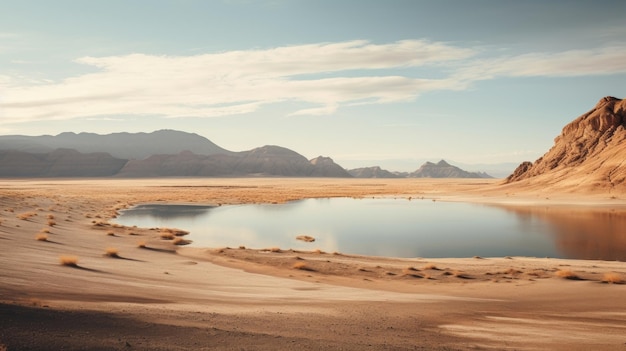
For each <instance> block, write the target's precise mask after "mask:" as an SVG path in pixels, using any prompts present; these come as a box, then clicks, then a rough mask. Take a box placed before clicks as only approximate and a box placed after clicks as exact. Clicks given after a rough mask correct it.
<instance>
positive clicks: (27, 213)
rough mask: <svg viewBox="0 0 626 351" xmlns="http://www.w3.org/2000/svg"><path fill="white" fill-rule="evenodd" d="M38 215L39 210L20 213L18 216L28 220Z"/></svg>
mask: <svg viewBox="0 0 626 351" xmlns="http://www.w3.org/2000/svg"><path fill="white" fill-rule="evenodd" d="M36 215H37V212H24V213H20V214H18V215H17V218H18V219H21V220H23V221H26V220H28V219H30V218H31V217H35V216H36Z"/></svg>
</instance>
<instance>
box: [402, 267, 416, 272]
mask: <svg viewBox="0 0 626 351" xmlns="http://www.w3.org/2000/svg"><path fill="white" fill-rule="evenodd" d="M402 272H404V273H410V272H419V269H417V268H415V267H412V266H409V267H405V268H404V269H403V270H402Z"/></svg>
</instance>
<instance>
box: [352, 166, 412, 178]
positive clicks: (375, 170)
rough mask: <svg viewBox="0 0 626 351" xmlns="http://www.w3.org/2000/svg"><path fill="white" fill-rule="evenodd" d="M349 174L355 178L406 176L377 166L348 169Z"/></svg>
mask: <svg viewBox="0 0 626 351" xmlns="http://www.w3.org/2000/svg"><path fill="white" fill-rule="evenodd" d="M348 173H350V175H351V176H353V177H355V178H406V176H407V174H406V173H405V174H398V173H393V172H389V171H387V170H385V169H382V168H380V167H379V166H373V167H363V168H355V169H351V170H348Z"/></svg>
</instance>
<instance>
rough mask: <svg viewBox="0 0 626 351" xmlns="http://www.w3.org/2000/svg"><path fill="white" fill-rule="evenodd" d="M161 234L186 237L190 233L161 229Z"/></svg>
mask: <svg viewBox="0 0 626 351" xmlns="http://www.w3.org/2000/svg"><path fill="white" fill-rule="evenodd" d="M161 233H169V234H172V235H174V236H185V235H187V234H189V232H188V231H186V230H182V229H176V228H161Z"/></svg>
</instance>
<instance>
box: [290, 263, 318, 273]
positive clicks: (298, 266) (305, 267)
mask: <svg viewBox="0 0 626 351" xmlns="http://www.w3.org/2000/svg"><path fill="white" fill-rule="evenodd" d="M291 268H293V269H299V270H301V271H309V272H314V271H315V270H314V269H313V268H311V267H309V266H308V265H307V264H306V263H304V262H296V263H294V264H293V266H291Z"/></svg>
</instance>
